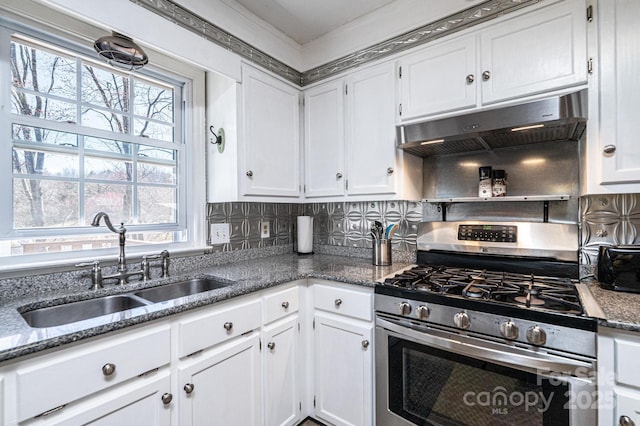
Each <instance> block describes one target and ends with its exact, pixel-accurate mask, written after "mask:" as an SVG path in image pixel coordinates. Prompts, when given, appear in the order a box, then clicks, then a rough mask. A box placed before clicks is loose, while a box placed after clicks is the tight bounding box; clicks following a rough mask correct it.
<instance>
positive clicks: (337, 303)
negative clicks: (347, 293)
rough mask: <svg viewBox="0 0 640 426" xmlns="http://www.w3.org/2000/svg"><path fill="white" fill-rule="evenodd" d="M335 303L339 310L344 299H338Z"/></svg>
mask: <svg viewBox="0 0 640 426" xmlns="http://www.w3.org/2000/svg"><path fill="white" fill-rule="evenodd" d="M333 303H334V304H335V305H336V308H337V307H339V306H340V305H342V299H336V300H335V301H334V302H333Z"/></svg>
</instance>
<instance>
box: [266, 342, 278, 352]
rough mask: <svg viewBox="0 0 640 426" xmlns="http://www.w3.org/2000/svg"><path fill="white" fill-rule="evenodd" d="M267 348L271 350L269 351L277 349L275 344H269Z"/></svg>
mask: <svg viewBox="0 0 640 426" xmlns="http://www.w3.org/2000/svg"><path fill="white" fill-rule="evenodd" d="M267 347H268V348H269V350H271V351H272V350H274V349H275V348H276V343H275V342H269V343H267Z"/></svg>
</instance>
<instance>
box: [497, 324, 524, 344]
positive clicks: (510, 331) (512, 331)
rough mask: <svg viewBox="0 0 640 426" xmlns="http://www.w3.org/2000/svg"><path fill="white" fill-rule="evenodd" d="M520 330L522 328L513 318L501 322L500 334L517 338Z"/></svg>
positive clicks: (509, 337) (508, 337)
mask: <svg viewBox="0 0 640 426" xmlns="http://www.w3.org/2000/svg"><path fill="white" fill-rule="evenodd" d="M519 332H520V330H519V329H518V326H517V325H516V323H515V322H513V321H511V320H509V321H506V322H503V323H502V324H500V334H502V335H503V336H504V337H506V338H507V339H511V340H513V339H516V338H517V337H518V333H519Z"/></svg>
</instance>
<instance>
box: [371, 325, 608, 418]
mask: <svg viewBox="0 0 640 426" xmlns="http://www.w3.org/2000/svg"><path fill="white" fill-rule="evenodd" d="M593 371H594V365H593V362H589V361H588V360H584V361H583V360H575V359H571V358H563V357H559V356H554V355H548V354H545V353H538V352H536V351H533V350H529V349H526V348H518V347H515V346H511V345H505V344H502V343H499V342H490V341H484V340H481V339H478V338H474V337H469V336H465V335H459V334H456V333H452V332H447V331H442V330H436V329H433V328H431V327H426V326H423V325H420V324H416V323H413V322H408V321H405V320H401V319H393V318H387V317H381V316H380V315H378V316H377V318H376V423H377V424H378V425H380V426H382V425H384V426H396V425H398V426H400V425H474V426H475V425H526V426H534V425H540V426H542V425H574V426H577V425H580V426H590V425H596V418H597V411H596V407H597V401H596V399H595V394H596V388H595V383H594V380H593V378H592V374H593ZM558 372H565V373H558Z"/></svg>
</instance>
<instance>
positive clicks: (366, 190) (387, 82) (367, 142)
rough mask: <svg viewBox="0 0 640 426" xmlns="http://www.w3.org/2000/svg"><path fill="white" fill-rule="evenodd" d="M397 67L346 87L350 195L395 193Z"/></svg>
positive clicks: (357, 78) (364, 75) (366, 74)
mask: <svg viewBox="0 0 640 426" xmlns="http://www.w3.org/2000/svg"><path fill="white" fill-rule="evenodd" d="M395 82H396V79H395V66H394V64H392V63H389V64H382V65H380V66H377V67H375V68H372V69H370V70H366V71H362V72H359V73H356V74H354V75H353V76H351V77H350V78H349V79H348V83H347V158H348V164H347V173H348V178H349V181H348V183H347V192H348V194H349V195H359V194H388V193H394V192H395V190H396V187H395V185H396V175H397V173H396V140H395V104H396V97H395Z"/></svg>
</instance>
